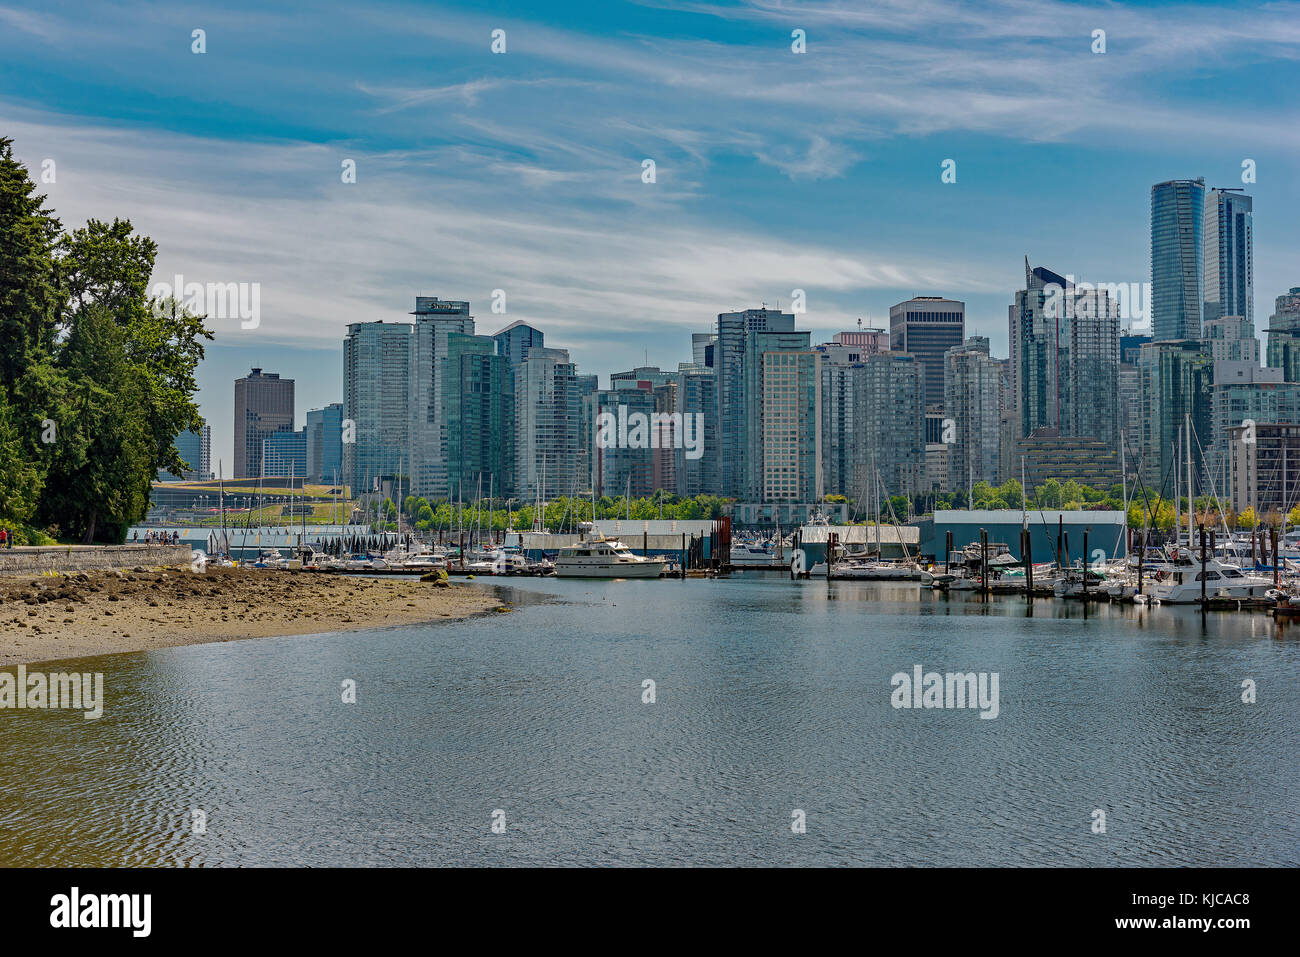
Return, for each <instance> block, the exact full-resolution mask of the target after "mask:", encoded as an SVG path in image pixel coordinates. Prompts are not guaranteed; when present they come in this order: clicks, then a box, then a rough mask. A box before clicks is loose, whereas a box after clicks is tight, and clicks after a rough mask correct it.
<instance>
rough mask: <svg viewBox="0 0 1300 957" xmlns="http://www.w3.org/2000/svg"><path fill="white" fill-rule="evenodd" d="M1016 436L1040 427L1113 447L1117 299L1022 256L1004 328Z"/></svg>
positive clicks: (1116, 434)
mask: <svg viewBox="0 0 1300 957" xmlns="http://www.w3.org/2000/svg"><path fill="white" fill-rule="evenodd" d="M1008 341H1009V349H1010V353H1011V359H1012V362H1011V365H1012V368H1013V371H1012V373H1011V375H1010V379H1011V386H1012V391H1013V394H1014V402H1015V404H1016V418H1017V419H1018V423H1019V429H1020V437H1021V438H1023V437H1025V436H1028V435H1030V434H1032V433H1034V432H1037V431H1040V430H1041V429H1044V428H1047V429H1053V430H1055V431H1056V432H1057V433H1058V434H1059V435H1062V436H1077V437H1079V438H1082V439H1093V440H1096V441H1099V442H1101V443H1102V444H1103V445H1107V446H1111V447H1117V444H1118V439H1119V407H1118V383H1117V381H1116V379H1117V372H1118V367H1119V361H1120V325H1119V307H1118V303H1116V302H1115V301H1114V300H1112V299H1111V298H1110V296H1109V294H1108V291H1107V290H1106V289H1104V288H1100V287H1096V286H1093V285H1091V284H1088V283H1077V284H1076V283H1075V282H1074V281H1073V279H1072V278H1070V277H1067V276H1061V275H1060V274H1058V273H1055V272H1053V271H1052V270H1050V269H1046V268H1044V267H1042V266H1035V267H1031V266H1030V265H1029V259H1028V257H1026V259H1025V288H1024V289H1023V290H1020V291H1018V292H1017V293H1016V301H1015V303H1014V304H1013V305H1012V307H1011V310H1010V327H1009V331H1008Z"/></svg>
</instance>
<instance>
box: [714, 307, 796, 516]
mask: <svg viewBox="0 0 1300 957" xmlns="http://www.w3.org/2000/svg"><path fill="white" fill-rule="evenodd" d="M762 332H790V333H793V332H794V314H793V313H788V312H781V311H780V310H779V309H768V308H767V307H766V306H764V307H763V308H761V309H746V310H744V311H743V312H724V313H720V314H719V315H718V337H717V342H716V343H715V344H714V346H713V367H714V370H715V371H716V374H717V384H718V427H717V436H718V442H719V450H718V458H717V465H718V488H717V492H718V493H719V494H722V495H733V496H738V497H742V498H743V497H744V496H745V495H746V494H747V488H748V486H747V485H746V481H747V479H748V478H749V477H750V470H749V460H748V455H749V449H750V447H751V442H753V443H755V444H754V446H753V447H754V450H755V454H758V451H759V450H758V446H757V444H756V442H757V434H754V435H751V434H750V424H749V422H748V419H747V415H748V413H749V412H750V411H752V409H753V408H755V407H756V406H757V397H755V398H753V399H752V400H751V399H749V398H747V396H746V393H745V387H746V381H745V377H746V361H747V356H748V355H761V352H754V351H753V350H750V349H749V348H748V344H749V340H750V337H751V336H752V335H753V334H755V333H762ZM806 345H807V343H806V342H805V344H804V346H805V347H806ZM755 428H757V426H755Z"/></svg>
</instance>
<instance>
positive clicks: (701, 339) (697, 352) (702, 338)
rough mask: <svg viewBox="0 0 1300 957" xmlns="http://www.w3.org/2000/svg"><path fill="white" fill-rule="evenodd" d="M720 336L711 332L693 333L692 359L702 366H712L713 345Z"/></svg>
mask: <svg viewBox="0 0 1300 957" xmlns="http://www.w3.org/2000/svg"><path fill="white" fill-rule="evenodd" d="M717 341H718V337H717V336H715V335H714V334H713V333H711V332H693V333H691V361H692V362H693V363H694V364H695V365H697V366H699V367H700V368H702V369H703V368H712V366H713V347H714V345H715V344H716V343H717Z"/></svg>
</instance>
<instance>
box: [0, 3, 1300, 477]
mask: <svg viewBox="0 0 1300 957" xmlns="http://www.w3.org/2000/svg"><path fill="white" fill-rule="evenodd" d="M196 30H202V31H203V34H202V40H203V44H202V45H203V50H204V52H201V53H198V52H195V47H196V45H197V43H196V40H195V36H194V32H195V31H196ZM1097 30H1103V31H1105V36H1104V40H1105V49H1104V52H1094V48H1095V47H1097V46H1098V41H1097V39H1096V38H1095V37H1094V31H1097ZM494 31H504V51H503V52H493V45H494ZM794 31H802V37H803V38H804V52H802V53H797V52H795V50H794V46H795V44H796V40H795V39H794V38H793V36H792V35H793V33H794ZM496 36H497V37H498V39H497V40H496V41H495V43H496V46H497V48H498V49H500V48H501V46H502V43H501V40H500V39H499V38H500V37H501V35H500V34H497V35H496ZM1297 80H1300V4H1297V3H1125V4H1113V3H1065V2H1057V0H1042V2H1029V0H992V2H969V0H961V2H950V0H883V2H865V0H864V2H853V3H850V2H809V3H799V2H781V0H760V2H743V0H737V2H718V3H714V2H689V0H687V2H679V0H643V2H637V3H626V2H615V0H607V2H601V3H587V2H579V3H571V2H563V0H556V2H546V3H541V2H534V3H519V2H512V3H492V2H490V0H486V2H476V3H473V4H441V3H424V2H421V3H398V2H387V0H379V2H374V3H371V2H367V3H353V2H320V3H311V2H306V3H296V4H294V5H293V9H292V11H290V10H287V9H286V10H279V9H275V8H273V7H272V6H271V5H268V4H265V3H261V2H258V3H246V2H242V0H234V2H223V3H222V4H220V5H215V4H212V5H210V4H203V3H176V2H169V3H157V4H155V3H146V2H132V3H113V2H78V3H73V2H62V0H41V2H39V3H17V4H14V3H12V2H9V0H0V135H3V136H9V137H12V138H13V139H14V141H15V152H16V154H17V155H18V157H19V158H20V159H21V160H22V161H23V162H25V163H26V164H27V165H28V166H29V168H30V169H31V170H32V171H33V176H34V178H38V180H39V178H40V177H41V173H42V171H43V170H46V169H48V170H51V171H52V173H53V175H52V177H50V178H52V179H53V182H44V183H42V184H41V188H42V190H43V191H44V192H45V193H46V194H47V195H48V197H49V204H50V205H51V206H53V207H54V208H55V210H56V211H57V213H58V215H59V218H60V219H61V220H62V222H63V224H64V226H65V227H67V228H73V227H76V226H80V225H82V224H83V223H84V222H85V221H86V220H87V219H90V218H98V219H107V220H110V221H111V220H112V219H113V218H114V217H121V218H123V219H129V220H130V221H131V222H132V223H133V224H134V226H135V227H136V228H137V229H138V230H139V231H141V232H143V233H145V234H147V235H149V236H151V237H152V238H153V239H154V240H156V241H157V243H158V245H159V255H158V263H157V271H156V273H155V277H154V278H155V281H156V282H166V283H171V282H172V277H173V276H175V275H177V274H180V275H182V276H184V278H185V281H186V282H199V283H205V284H206V283H220V284H228V283H240V284H247V286H246V288H249V289H252V288H254V286H255V288H256V289H257V290H258V294H259V297H260V298H259V304H260V315H259V321H258V322H257V323H256V324H255V325H254V324H253V323H251V322H241V321H240V319H239V318H238V317H237V316H222V317H214V318H213V319H212V320H211V321H210V325H211V326H212V327H213V329H214V331H215V340H214V341H213V342H212V343H211V344H210V345H209V348H208V354H207V358H206V359H205V361H204V362H203V364H202V365H201V367H200V370H199V384H200V394H199V403H200V406H201V409H202V411H203V413H204V415H205V416H206V417H207V419H208V422H209V424H210V425H211V427H212V440H213V444H212V454H213V459H214V468H215V466H216V460H218V459H220V460H222V461H223V462H224V463H226V466H225V467H226V469H227V471H228V470H229V469H230V466H231V463H232V454H231V448H232V438H233V424H232V416H233V391H234V389H233V381H234V379H235V378H237V377H238V376H240V375H243V374H246V373H247V371H248V369H249V368H250V367H252V366H260V367H262V368H264V369H265V370H266V371H269V372H278V373H280V374H281V375H282V376H285V377H288V378H293V379H295V380H296V383H297V385H296V390H297V416H298V424H299V425H301V424H302V423H303V422H304V421H305V417H306V411H307V410H308V409H311V408H319V407H320V406H323V405H325V404H327V403H329V402H335V401H340V400H341V396H342V338H343V335H344V333H345V327H346V325H347V324H348V323H350V322H361V321H373V320H378V319H383V320H392V321H401V320H404V319H406V318H407V313H409V312H410V311H411V310H412V309H413V308H414V304H415V297H416V296H417V295H424V296H438V297H440V298H443V299H466V300H469V302H470V307H471V312H472V314H473V315H474V316H475V317H476V329H477V331H478V332H480V333H483V334H489V335H490V334H492V333H494V332H496V331H497V330H498V329H500V328H502V327H504V326H506V325H507V324H509V323H510V322H513V321H515V320H519V319H523V320H525V321H528V322H530V323H532V324H534V325H536V326H538V327H539V328H541V329H542V330H543V331H544V332H545V334H546V344H547V345H548V346H554V347H559V348H567V349H569V350H570V352H571V354H572V356H573V359H574V361H576V362H577V363H578V367H579V371H580V372H583V373H599V374H600V375H601V378H602V383H603V382H604V381H605V379H606V377H607V376H608V374H609V373H610V372H614V371H620V370H623V369H628V368H631V367H633V366H635V365H642V364H645V363H646V362H647V361H648V363H649V364H650V365H658V366H660V367H662V368H666V369H675V368H676V366H677V363H678V362H682V361H689V359H690V357H691V355H690V334H691V333H692V332H706V331H708V330H709V329H710V326H711V324H712V323H713V322H714V321H715V318H716V315H717V314H718V313H719V312H723V311H731V310H733V309H740V308H745V307H750V306H758V305H760V304H762V303H766V304H768V305H769V306H772V305H781V306H784V307H787V308H788V306H789V304H790V302H791V297H792V295H793V293H794V290H796V289H799V290H803V291H804V295H805V297H806V305H807V311H806V313H804V314H802V315H800V316H799V317H798V327H799V328H805V329H811V330H813V341H814V342H821V341H827V340H829V338H830V337H831V335H833V334H834V333H835V332H837V331H841V330H846V329H854V328H856V327H857V323H858V320H859V319H862V320H863V324H864V325H866V326H881V327H886V326H887V325H888V315H889V306H890V305H891V304H893V303H896V302H899V301H901V300H904V299H907V298H910V297H911V296H913V295H942V296H947V297H952V298H957V299H961V300H964V301H965V302H966V304H967V309H966V315H967V333H968V334H969V335H986V336H988V337H989V338H990V339H991V341H992V346H993V351H994V354H995V355H1005V354H1006V339H1007V328H1006V327H1007V306H1008V304H1009V303H1010V302H1011V301H1012V299H1013V297H1014V292H1015V290H1016V289H1017V288H1020V287H1022V286H1023V276H1024V258H1025V256H1028V257H1029V259H1030V260H1031V262H1032V263H1033V264H1034V265H1045V266H1047V267H1049V268H1051V269H1052V270H1054V271H1056V272H1058V273H1061V274H1063V275H1064V274H1072V275H1074V276H1075V277H1077V278H1079V279H1084V280H1088V281H1093V282H1117V283H1118V282H1123V283H1130V282H1144V281H1147V280H1149V278H1150V264H1149V239H1150V224H1149V210H1150V189H1151V185H1152V184H1153V183H1156V182H1159V181H1162V180H1166V179H1174V178H1194V177H1197V176H1204V177H1205V178H1206V181H1207V186H1225V187H1241V186H1243V183H1242V164H1243V161H1245V160H1248V159H1249V160H1253V161H1254V169H1255V175H1256V178H1257V181H1256V182H1255V183H1252V184H1249V185H1246V186H1245V187H1244V188H1245V189H1246V190H1247V192H1248V193H1249V194H1250V195H1251V196H1253V197H1254V203H1255V219H1254V227H1255V293H1256V303H1255V309H1256V325H1257V329H1259V330H1260V331H1262V329H1263V327H1264V326H1265V325H1266V323H1267V317H1268V316H1269V315H1270V313H1271V312H1272V305H1273V299H1274V297H1275V296H1277V295H1279V294H1281V293H1282V292H1285V291H1286V290H1287V289H1288V288H1290V287H1291V286H1300V255H1298V254H1300V230H1298V229H1297V228H1296V224H1297V222H1300V217H1298V216H1297V211H1298V210H1300V108H1297V106H1296V98H1295V96H1294V91H1295V87H1296V83H1297ZM645 160H652V161H653V163H654V177H653V182H646V179H647V178H648V177H647V176H646V175H645V172H644V169H645V167H644V161H645ZM946 160H952V161H954V163H955V167H954V169H955V182H944V181H943V177H942V173H943V167H944V163H945V161H946ZM47 161H52V164H51V163H50V162H47ZM347 161H351V162H352V163H353V164H354V168H355V181H354V182H345V181H344V180H345V178H346V177H345V175H344V166H345V163H346V162H347ZM950 178H952V177H950ZM494 290H501V291H503V292H504V294H505V295H504V309H505V312H504V313H499V312H498V313H494V312H493V309H492V302H493V292H494ZM498 301H500V297H498Z"/></svg>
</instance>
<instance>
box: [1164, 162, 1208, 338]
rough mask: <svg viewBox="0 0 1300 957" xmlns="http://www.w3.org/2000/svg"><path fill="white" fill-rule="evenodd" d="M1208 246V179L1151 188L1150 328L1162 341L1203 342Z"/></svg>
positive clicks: (1170, 183) (1183, 180)
mask: <svg viewBox="0 0 1300 957" xmlns="http://www.w3.org/2000/svg"><path fill="white" fill-rule="evenodd" d="M1204 242H1205V179H1204V177H1202V178H1200V179H1195V180H1190V179H1177V180H1169V181H1167V182H1164V183H1157V184H1156V185H1154V186H1152V187H1151V328H1152V332H1153V334H1154V335H1153V338H1154V340H1155V341H1157V342H1170V341H1176V340H1187V339H1199V338H1200V337H1201V318H1202V308H1203V303H1204V299H1205V296H1204V290H1205V277H1204V267H1203V259H1202V257H1203V255H1204Z"/></svg>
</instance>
